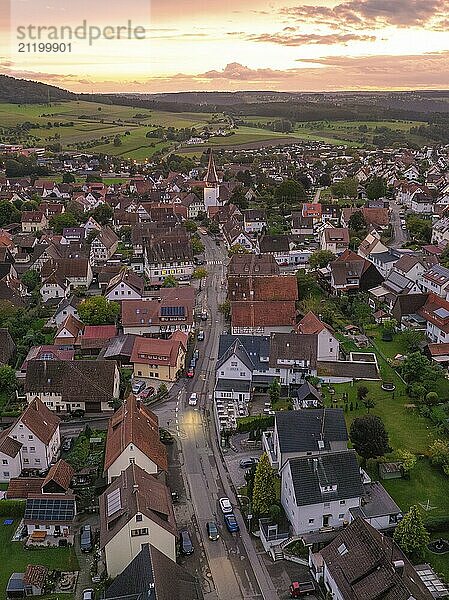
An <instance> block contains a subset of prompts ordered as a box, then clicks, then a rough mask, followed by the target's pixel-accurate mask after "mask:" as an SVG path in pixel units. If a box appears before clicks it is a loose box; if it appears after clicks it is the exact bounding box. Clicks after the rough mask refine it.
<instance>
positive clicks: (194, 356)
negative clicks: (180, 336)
mask: <svg viewBox="0 0 449 600" xmlns="http://www.w3.org/2000/svg"><path fill="white" fill-rule="evenodd" d="M199 357H200V351H199V350H198V348H195V350H194V351H193V358H194V359H195V360H198V359H199Z"/></svg>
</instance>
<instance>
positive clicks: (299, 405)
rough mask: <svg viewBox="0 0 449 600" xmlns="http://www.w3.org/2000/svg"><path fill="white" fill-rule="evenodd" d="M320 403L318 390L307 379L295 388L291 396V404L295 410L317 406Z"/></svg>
mask: <svg viewBox="0 0 449 600" xmlns="http://www.w3.org/2000/svg"><path fill="white" fill-rule="evenodd" d="M321 404H322V398H321V394H320V392H319V391H318V390H317V389H316V387H314V386H313V385H312V384H311V383H309V382H308V381H305V382H304V383H303V384H302V385H301V386H300V387H299V388H298V389H297V390H296V395H295V396H294V397H293V406H294V408H295V410H300V409H303V408H318V407H320V406H321Z"/></svg>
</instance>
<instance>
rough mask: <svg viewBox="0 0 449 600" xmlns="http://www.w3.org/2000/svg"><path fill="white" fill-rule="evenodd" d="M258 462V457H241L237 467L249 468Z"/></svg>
mask: <svg viewBox="0 0 449 600" xmlns="http://www.w3.org/2000/svg"><path fill="white" fill-rule="evenodd" d="M258 462H259V459H258V458H254V457H251V458H242V460H241V461H240V462H239V467H240V468H241V469H250V468H251V467H252V466H254V465H257V463H258Z"/></svg>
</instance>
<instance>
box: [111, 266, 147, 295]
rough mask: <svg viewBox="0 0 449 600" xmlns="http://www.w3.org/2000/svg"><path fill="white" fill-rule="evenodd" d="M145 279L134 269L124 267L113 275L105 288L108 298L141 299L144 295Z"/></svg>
mask: <svg viewBox="0 0 449 600" xmlns="http://www.w3.org/2000/svg"><path fill="white" fill-rule="evenodd" d="M143 288H144V281H143V279H142V278H141V277H139V276H138V275H137V274H136V273H134V272H133V271H128V270H127V269H123V270H122V271H120V273H118V274H117V275H115V276H114V277H112V279H111V280H110V281H109V283H108V286H107V288H106V290H105V296H106V298H107V299H108V300H115V301H119V302H120V301H121V300H140V299H141V298H142V295H143Z"/></svg>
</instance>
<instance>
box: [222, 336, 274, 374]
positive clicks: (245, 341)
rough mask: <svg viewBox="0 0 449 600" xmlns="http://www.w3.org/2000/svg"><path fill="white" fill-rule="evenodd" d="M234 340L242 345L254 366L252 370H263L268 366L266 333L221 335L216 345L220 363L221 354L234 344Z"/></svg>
mask: <svg viewBox="0 0 449 600" xmlns="http://www.w3.org/2000/svg"><path fill="white" fill-rule="evenodd" d="M236 340H238V341H239V342H240V344H241V345H242V346H243V348H244V350H245V353H246V355H247V356H248V357H249V360H250V361H251V363H252V365H253V366H254V370H256V371H265V370H266V369H267V368H268V358H269V356H270V338H269V337H268V336H266V335H242V336H237V335H229V334H223V335H221V336H220V343H219V346H218V360H219V362H220V364H223V360H222V358H223V356H224V355H225V353H226V352H227V351H228V350H229V348H231V347H233V346H234V343H235V341H236Z"/></svg>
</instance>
